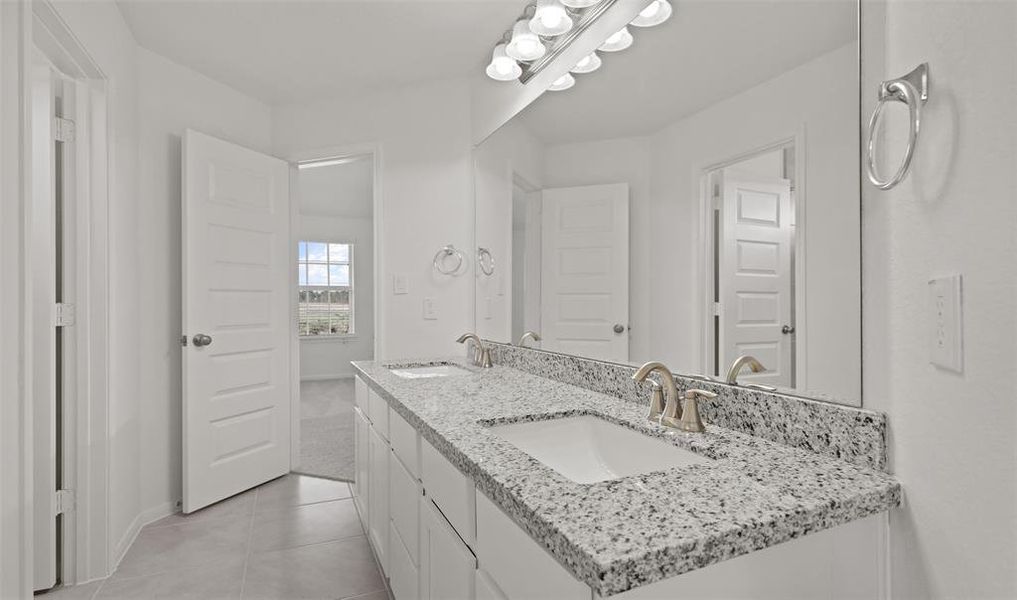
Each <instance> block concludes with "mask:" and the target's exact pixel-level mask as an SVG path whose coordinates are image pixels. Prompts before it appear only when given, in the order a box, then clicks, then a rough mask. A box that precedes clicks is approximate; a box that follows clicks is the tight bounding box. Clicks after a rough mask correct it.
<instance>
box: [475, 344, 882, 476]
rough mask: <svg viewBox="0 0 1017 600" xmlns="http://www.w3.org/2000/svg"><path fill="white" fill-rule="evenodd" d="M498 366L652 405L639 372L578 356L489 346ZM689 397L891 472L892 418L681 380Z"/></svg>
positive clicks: (723, 418)
mask: <svg viewBox="0 0 1017 600" xmlns="http://www.w3.org/2000/svg"><path fill="white" fill-rule="evenodd" d="M485 343H486V344H487V345H488V346H489V347H490V348H491V358H492V360H493V361H494V362H496V363H498V364H501V365H506V366H509V367H514V368H516V369H519V370H521V371H526V372H527V373H532V374H534V375H539V376H541V377H548V378H551V379H555V380H557V381H561V382H563V383H570V384H572V385H576V386H579V387H583V388H586V389H588V390H593V391H595V392H602V393H604V394H608V395H610V396H615V397H618V398H621V399H623V400H628V401H632V402H637V403H639V404H647V403H648V402H649V399H650V393H649V388H648V387H646V386H643V385H638V384H636V383H634V382H633V381H632V374H633V373H635V372H636V368H635V367H630V366H626V365H618V364H614V363H606V362H601V361H597V360H591V359H587V358H581V357H578V356H570V355H565V354H556V353H552V352H541V351H538V350H533V349H531V348H520V347H518V346H510V345H507V344H499V343H496V342H485ZM675 383H676V384H677V386H678V388H679V390H681V391H684V390H686V389H688V388H690V387H696V388H700V389H704V390H707V391H711V392H715V393H717V394H718V398H717V399H716V400H715V401H711V402H702V403H700V405H699V406H700V409H699V410H700V413H701V414H702V415H703V419H705V420H706V421H708V422H710V423H715V424H717V425H720V426H721V427H726V428H728V429H734V430H735V431H740V432H742V433H748V434H750V435H754V436H757V437H761V438H765V439H768V440H770V441H772V442H777V443H778V444H785V445H788V446H794V447H796V448H802V449H804V450H810V451H812V452H818V453H820V454H824V455H827V456H832V457H834V458H839V459H841V460H846V461H848V462H850V463H853V464H857V465H861V466H865V467H872V468H875V469H882V470H886V468H887V458H886V416H885V415H883V414H882V413H878V412H875V411H871V410H863V409H860V408H854V407H851V406H844V405H840V404H831V403H829V402H818V401H815V400H808V399H805V398H798V397H795V396H787V395H784V394H776V393H772V392H764V391H759V390H752V389H747V388H743V387H733V386H729V385H725V384H723V383H717V382H712V381H705V380H702V379H694V378H691V377H683V376H681V375H679V374H677V373H676V374H675Z"/></svg>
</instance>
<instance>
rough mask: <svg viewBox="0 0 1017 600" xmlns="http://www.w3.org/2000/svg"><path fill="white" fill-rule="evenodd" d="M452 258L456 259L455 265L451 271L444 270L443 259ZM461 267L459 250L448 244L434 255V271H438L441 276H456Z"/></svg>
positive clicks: (461, 258)
mask: <svg viewBox="0 0 1017 600" xmlns="http://www.w3.org/2000/svg"><path fill="white" fill-rule="evenodd" d="M450 256H454V257H455V258H456V264H455V266H454V267H452V268H451V269H446V268H445V259H446V258H448V257H450ZM462 267H463V253H462V251H461V250H459V249H458V248H456V247H455V246H453V245H452V244H449V245H447V246H445V247H444V248H442V249H441V250H438V253H437V254H435V255H434V270H435V271H438V272H439V273H441V274H442V275H458V274H459V269H461V268H462Z"/></svg>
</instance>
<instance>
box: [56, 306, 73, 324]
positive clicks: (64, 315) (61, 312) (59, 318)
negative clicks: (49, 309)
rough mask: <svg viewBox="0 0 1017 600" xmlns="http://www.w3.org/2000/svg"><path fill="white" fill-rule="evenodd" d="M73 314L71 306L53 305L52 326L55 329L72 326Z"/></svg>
mask: <svg viewBox="0 0 1017 600" xmlns="http://www.w3.org/2000/svg"><path fill="white" fill-rule="evenodd" d="M75 312H76V311H75V310H74V305H73V304H68V303H66V302H57V303H56V304H54V305H53V325H54V326H55V327H67V326H68V325H74V321H75Z"/></svg>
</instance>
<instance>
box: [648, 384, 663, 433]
mask: <svg viewBox="0 0 1017 600" xmlns="http://www.w3.org/2000/svg"><path fill="white" fill-rule="evenodd" d="M646 381H647V383H649V384H650V389H651V390H652V391H653V395H652V396H651V397H650V412H649V413H648V414H647V415H646V419H647V420H648V421H652V422H654V423H659V422H660V415H662V414H663V413H664V388H662V387H660V384H659V383H657V382H656V381H654V380H652V379H647V380H646Z"/></svg>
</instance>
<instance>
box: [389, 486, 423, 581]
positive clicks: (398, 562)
mask: <svg viewBox="0 0 1017 600" xmlns="http://www.w3.org/2000/svg"><path fill="white" fill-rule="evenodd" d="M413 500H414V501H417V499H416V498H414V499H413ZM394 525H395V523H393V527H392V531H391V533H390V535H389V542H388V543H389V546H390V549H389V554H390V556H389V561H388V578H389V579H388V582H389V586H390V587H391V588H392V596H393V597H395V600H417V598H419V597H420V571H419V569H417V564H416V562H415V561H414V560H413V559H412V558H411V557H410V555H409V552H407V549H406V546H405V545H404V544H403V539H402V537H401V536H400V534H399V532H398V531H396V529H395V527H394ZM414 539H416V535H414Z"/></svg>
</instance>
